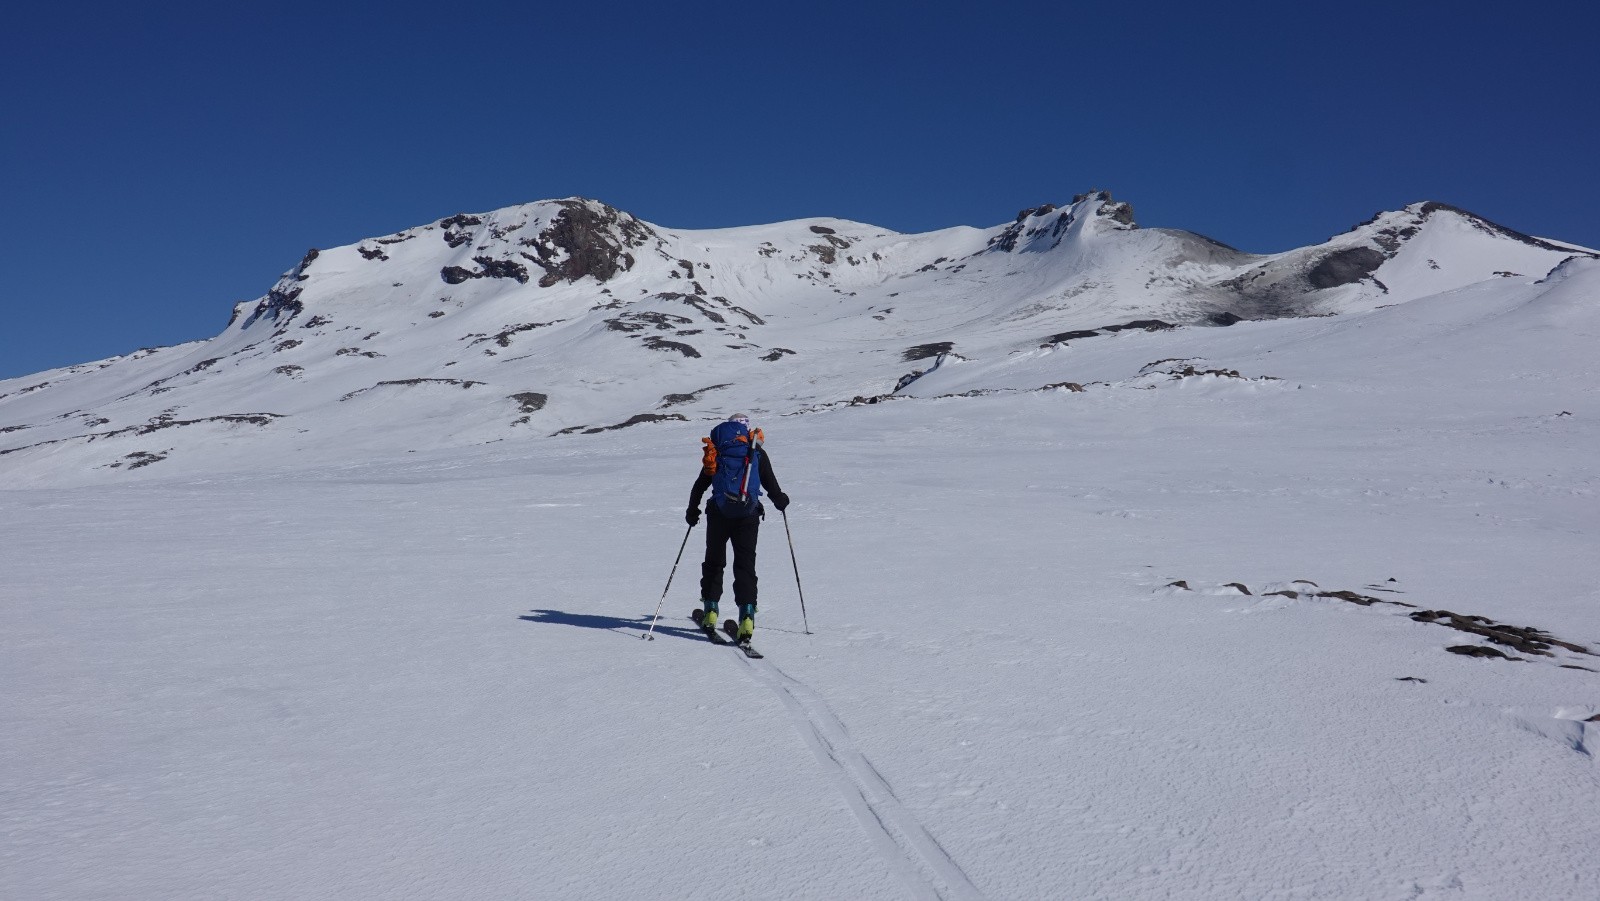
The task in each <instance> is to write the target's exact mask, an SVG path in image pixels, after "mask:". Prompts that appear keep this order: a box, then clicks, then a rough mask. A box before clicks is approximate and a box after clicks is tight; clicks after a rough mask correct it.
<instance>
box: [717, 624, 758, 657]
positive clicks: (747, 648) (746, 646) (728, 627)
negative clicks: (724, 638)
mask: <svg viewBox="0 0 1600 901" xmlns="http://www.w3.org/2000/svg"><path fill="white" fill-rule="evenodd" d="M722 629H723V631H724V632H727V633H728V637H729V638H731V639H733V646H734V647H736V648H738V649H739V650H741V651H743V652H744V655H745V656H746V657H749V658H750V659H751V660H760V659H761V658H762V657H765V656H766V655H765V654H763V653H761V652H760V651H758V650H756V649H755V646H754V645H752V644H750V642H748V641H740V640H739V627H738V626H737V625H735V624H734V622H733V620H731V619H730V620H728V621H727V622H725V623H723V624H722ZM727 643H728V642H723V644H727Z"/></svg>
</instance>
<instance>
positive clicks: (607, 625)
mask: <svg viewBox="0 0 1600 901" xmlns="http://www.w3.org/2000/svg"><path fill="white" fill-rule="evenodd" d="M517 619H520V620H522V621H524V622H530V623H554V624H555V625H558V626H578V627H579V628H583V629H599V630H601V631H603V632H616V633H618V634H621V635H628V636H630V637H637V636H642V635H644V634H645V633H646V632H648V631H649V630H650V617H648V616H641V617H638V618H637V619H625V618H623V617H620V616H601V615H599V614H594V613H567V612H566V611H564V610H530V611H529V612H528V615H527V616H519V617H517ZM655 634H657V635H670V636H672V637H673V638H690V639H693V640H695V641H705V640H706V639H705V636H704V635H702V634H701V632H700V630H699V629H686V628H683V627H681V626H672V625H668V624H667V618H666V616H665V615H664V614H663V616H662V618H661V621H660V622H658V623H656V632H655Z"/></svg>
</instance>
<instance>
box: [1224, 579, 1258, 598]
mask: <svg viewBox="0 0 1600 901" xmlns="http://www.w3.org/2000/svg"><path fill="white" fill-rule="evenodd" d="M1222 587H1223V588H1237V589H1239V593H1240V594H1250V589H1249V588H1248V587H1246V586H1245V584H1244V583H1243V582H1229V583H1228V584H1226V585H1224V586H1222ZM1250 596H1251V597H1255V595H1250Z"/></svg>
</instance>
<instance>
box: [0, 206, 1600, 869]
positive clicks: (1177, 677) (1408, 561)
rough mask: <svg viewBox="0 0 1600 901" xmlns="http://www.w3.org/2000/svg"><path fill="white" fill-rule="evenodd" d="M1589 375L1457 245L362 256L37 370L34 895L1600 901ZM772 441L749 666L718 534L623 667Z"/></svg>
mask: <svg viewBox="0 0 1600 901" xmlns="http://www.w3.org/2000/svg"><path fill="white" fill-rule="evenodd" d="M563 214H565V218H563ZM563 223H565V224H563ZM1411 229H1414V231H1409V232H1408V230H1411ZM830 237H832V238H834V239H836V240H833V241H830V240H828V239H829V238H830ZM524 238H526V239H527V240H528V241H530V242H531V243H526V244H523V243H519V242H521V241H522V240H523V239H524ZM841 242H842V244H843V245H847V246H841ZM1361 248H1370V249H1372V250H1373V251H1374V252H1376V253H1377V254H1379V255H1380V256H1381V257H1382V258H1381V260H1379V259H1376V258H1374V257H1372V256H1371V255H1369V254H1366V253H1362V252H1354V253H1345V251H1351V250H1356V251H1359V250H1360V249H1361ZM523 254H525V255H526V257H524V256H522V255H523ZM1338 254H1343V255H1342V256H1338ZM830 257H831V259H829V258H830ZM941 257H943V258H944V259H943V260H942V261H939V262H935V261H936V260H939V258H941ZM1330 257H1333V258H1334V263H1332V264H1329V265H1327V266H1324V264H1325V263H1326V261H1327V260H1328V259H1329V258H1330ZM479 258H482V259H481V260H480V259H479ZM851 258H854V259H855V260H857V262H856V263H854V264H852V263H850V262H849V259H851ZM484 261H488V262H484ZM512 262H517V263H518V264H519V265H521V266H522V268H523V271H522V274H521V276H519V273H518V270H517V269H515V268H513V267H511V266H510V265H508V264H509V263H512ZM1169 263H1170V265H1169ZM1371 264H1375V268H1372V269H1370V270H1368V271H1367V272H1366V273H1365V274H1359V270H1361V269H1362V268H1363V267H1366V266H1368V265H1371ZM930 265H931V266H933V267H934V268H933V269H931V270H928V271H919V270H921V269H922V267H924V266H930ZM448 266H456V267H458V268H459V269H460V270H462V271H464V272H466V273H467V275H466V276H465V277H460V278H459V280H458V281H456V282H454V283H451V278H457V277H458V276H459V273H452V274H450V275H449V276H446V275H444V274H441V272H442V270H445V269H446V268H447V267H448ZM1319 267H1323V268H1321V269H1320V270H1319ZM1434 267H1437V268H1434ZM824 271H825V272H826V273H827V275H826V276H824V275H822V273H823V272H824ZM1497 271H1498V272H1512V273H1515V274H1513V275H1497V274H1496V272H1497ZM674 272H675V273H677V275H676V276H673V275H671V274H670V273H674ZM1255 272H1260V273H1263V274H1261V275H1257V276H1254V277H1252V276H1251V274H1252V273H1255ZM601 275H604V276H605V278H604V279H603V280H602V279H601V278H600V276H601ZM302 276H303V278H302ZM1342 278H1351V279H1353V280H1350V281H1345V282H1342V283H1340V284H1335V285H1329V286H1326V287H1315V286H1314V285H1313V284H1312V283H1313V282H1317V283H1326V282H1329V281H1338V280H1339V279H1342ZM1152 279H1153V280H1152ZM1241 279H1242V280H1243V281H1240V280H1241ZM1088 282H1094V284H1095V287H1093V288H1085V285H1086V284H1087V283H1088ZM696 283H698V285H699V286H700V289H701V290H702V291H703V292H704V293H700V291H697V290H696V287H695V285H696ZM1234 283H1237V284H1234ZM1378 283H1381V285H1380V284H1378ZM1230 285H1233V286H1232V287H1230ZM1239 285H1245V286H1246V287H1239ZM297 288H298V289H299V290H298V292H296V289H297ZM1079 289H1083V290H1079ZM667 295H679V296H671V297H669V296H667ZM1269 308H1270V309H1269ZM433 312H442V313H443V314H444V315H442V316H431V315H430V313H433ZM1226 312H1232V313H1234V314H1235V315H1236V316H1239V317H1242V318H1243V321H1237V322H1236V323H1234V324H1231V325H1230V326H1229V327H1226V328H1221V327H1216V325H1217V324H1218V323H1219V321H1220V320H1219V319H1218V318H1217V317H1218V316H1219V314H1221V313H1226ZM1246 313H1250V314H1252V315H1245V314H1246ZM713 314H715V315H713ZM1327 314H1335V315H1327ZM880 317H881V318H880ZM1224 318H1226V317H1224ZM318 320H320V322H319V321H318ZM680 320H684V321H680ZM1156 321H1159V322H1160V323H1163V324H1168V325H1171V326H1174V327H1170V328H1168V327H1163V326H1161V325H1155V324H1150V325H1141V326H1135V327H1131V328H1117V329H1108V328H1107V327H1108V326H1125V325H1126V324H1127V323H1129V322H1149V323H1154V322H1156ZM314 323H315V324H314ZM635 326H636V328H635ZM690 332H693V334H686V333H690ZM1069 332H1078V333H1080V334H1078V335H1075V336H1073V337H1068V338H1062V339H1060V340H1050V339H1052V338H1055V337H1056V336H1059V335H1062V334H1065V333H1069ZM648 338H655V339H658V340H657V341H656V342H654V344H655V346H652V345H651V343H648V342H647V341H646V340H645V339H648ZM1597 338H1600V260H1596V259H1594V258H1593V255H1592V252H1590V251H1587V250H1585V249H1583V248H1576V247H1572V246H1570V245H1564V244H1560V243H1558V242H1553V241H1545V240H1542V239H1536V238H1528V237H1527V236H1521V235H1516V234H1515V233H1509V232H1506V231H1505V230H1503V229H1499V228H1498V227H1497V226H1492V224H1488V223H1484V222H1483V221H1482V220H1481V219H1478V218H1477V217H1473V216H1471V214H1467V213H1464V212H1462V211H1457V210H1453V209H1451V208H1447V207H1441V206H1439V205H1436V204H1433V205H1430V204H1417V205H1414V206H1412V207H1408V208H1407V209H1406V210H1403V211H1400V212H1397V213H1389V214H1384V215H1382V216H1380V217H1378V218H1377V219H1375V220H1374V221H1373V222H1371V223H1368V224H1365V225H1363V226H1360V227H1358V228H1357V229H1356V230H1355V231H1353V232H1351V233H1349V234H1347V235H1344V236H1340V237H1338V238H1335V239H1333V240H1332V241H1330V242H1329V244H1327V245H1322V246H1319V247H1318V248H1307V249H1302V250H1300V251H1291V252H1289V253H1287V254H1280V255H1276V256H1274V257H1256V256H1250V255H1246V254H1241V253H1239V252H1237V251H1233V250H1231V249H1228V248H1223V247H1221V245H1216V244H1215V243H1214V242H1208V241H1206V240H1205V239H1202V238H1200V237H1199V236H1195V235H1189V234H1187V233H1182V232H1167V231H1158V230H1148V229H1138V228H1136V227H1134V226H1133V225H1132V217H1131V214H1130V212H1129V211H1128V210H1127V208H1126V206H1125V205H1123V204H1118V203H1115V202H1113V201H1111V200H1110V198H1109V196H1107V195H1102V194H1092V195H1085V196H1083V197H1081V198H1080V199H1079V200H1078V201H1077V202H1076V203H1074V204H1072V205H1069V206H1067V207H1064V208H1062V209H1061V210H1056V209H1053V208H1052V209H1049V210H1045V211H1043V212H1040V211H1026V212H1025V214H1024V215H1023V216H1021V217H1019V219H1018V220H1017V221H1016V222H1014V223H1011V224H1009V225H1006V226H1000V227H996V228H994V229H988V230H978V229H953V230H949V231H947V232H939V233H934V234H931V235H916V236H905V235H895V234H892V233H888V232H885V231H883V230H882V229H876V228H873V227H871V226H864V225H860V224H857V223H849V222H844V221H840V220H806V221H803V222H798V223H782V224H779V225H773V226H763V227H758V228H751V229H728V230H722V231H711V232H673V231H670V230H667V229H663V228H660V227H657V226H653V225H650V224H648V223H642V222H639V221H638V220H635V219H633V218H632V217H629V216H627V214H625V213H620V212H618V211H615V210H612V209H611V208H609V207H605V206H604V205H600V204H595V203H593V202H591V201H577V200H571V201H561V202H547V203H543V204H530V205H527V206H525V207H513V208H509V209H507V210H501V211H497V212H494V213H488V214H481V215H463V216H456V217H450V218H449V219H446V220H441V221H440V222H438V223H434V224H432V225H430V226H424V227H421V228H417V229H411V230H408V231H406V232H402V233H399V234H397V235H393V236H388V237H386V238H381V239H374V240H370V241H363V242H360V243H359V244H357V245H353V246H352V247H349V248H338V249H334V250H330V251H323V252H321V253H319V254H317V255H315V256H314V257H311V258H308V260H307V261H306V262H304V263H303V264H302V265H301V266H299V267H296V269H295V270H292V271H291V272H290V273H289V274H288V275H286V276H285V278H284V280H282V281H280V283H279V284H278V286H276V287H275V288H274V289H273V291H272V292H271V293H270V294H269V295H268V296H267V297H265V298H263V299H261V300H260V301H258V302H253V303H249V304H244V305H241V308H240V310H239V313H238V315H237V316H236V319H235V321H234V322H233V323H232V324H231V325H230V326H229V327H228V329H227V330H226V331H225V332H224V333H223V334H221V335H219V336H218V337H217V338H215V339H212V340H211V341H207V342H197V343H195V344H191V345H184V346H180V347H174V348H164V349H158V350H153V351H142V352H139V353H135V354H130V355H128V356H126V357H122V358H117V359H114V360H109V361H102V362H100V363H94V364H85V365H84V366H80V367H72V368H70V369H67V370H58V371H54V372H49V373H41V374H39V375H38V376H35V377H31V378H28V379H17V380H11V381H8V382H0V430H3V431H0V441H3V443H0V479H3V482H0V487H3V489H4V490H0V542H3V543H4V546H5V547H6V548H8V556H7V559H8V561H10V564H11V565H10V566H8V567H7V571H6V576H5V578H4V580H0V684H4V685H5V686H6V690H5V691H4V692H3V693H0V750H3V759H4V760H5V762H6V763H5V766H4V767H3V768H0V799H3V803H0V836H3V838H0V897H5V898H19V899H22V898H25V899H69V898H70V899H101V898H105V899H109V898H117V899H129V898H132V899H167V898H222V897H249V898H262V899H291V898H295V899H298V898H307V897H340V898H374V899H376V898H385V899H388V898H419V899H420V898H430V899H431V898H526V897H541V898H584V899H587V898H594V899H602V898H618V897H650V898H702V897H719V898H728V897H732V898H763V899H770V898H924V899H979V898H989V899H1000V898H1080V897H1081V898H1194V899H1232V898H1282V899H1289V898H1296V899H1301V898H1395V899H1400V898H1482V899H1497V898H1510V897H1539V898H1593V897H1600V862H1597V861H1600V856H1597V855H1596V854H1595V842H1594V838H1593V836H1594V835H1596V834H1600V805H1597V804H1596V799H1597V797H1600V794H1597V790H1600V771H1597V769H1596V764H1595V759H1594V753H1595V748H1596V745H1597V744H1600V742H1597V736H1596V732H1595V730H1596V729H1600V672H1597V671H1600V656H1596V654H1595V652H1596V651H1600V615H1597V613H1596V609H1597V607H1596V605H1597V602H1600V588H1597V585H1600V578H1597V575H1600V571H1597V570H1600V567H1597V564H1596V562H1595V560H1596V555H1595V554H1594V548H1595V547H1596V545H1597V541H1600V507H1597V505H1596V495H1597V492H1600V475H1597V473H1596V470H1595V465H1594V464H1595V455H1594V448H1595V447H1596V446H1600V425H1597V424H1600V392H1597V390H1596V387H1595V386H1596V384H1597V383H1600V363H1597V360H1600V357H1597V356H1596V355H1595V352H1594V348H1595V346H1596V339H1597ZM675 344H682V345H684V346H686V347H689V348H691V349H693V350H694V351H695V352H696V353H697V354H698V356H694V355H690V354H687V353H685V352H683V351H682V350H679V349H676V348H675V347H674V346H672V345H675ZM780 349H781V350H784V351H786V352H784V353H778V352H777V351H778V350H780ZM344 350H348V351H349V352H345V353H340V351H344ZM769 357H770V358H771V359H768V358H769ZM280 368H289V370H290V371H288V372H280V371H277V370H278V369H280ZM917 371H920V374H917V375H914V377H912V378H911V379H910V380H909V381H905V382H904V383H903V386H902V387H900V388H899V389H898V391H896V390H895V386H896V384H897V382H901V380H902V379H903V378H904V377H905V376H907V375H911V374H912V373H914V372H917ZM856 398H860V401H858V402H852V401H854V400H855V399H856ZM869 399H871V400H875V401H876V402H874V403H866V402H865V401H867V400H869ZM735 409H737V410H738V411H742V412H747V413H750V414H751V415H752V417H753V418H754V420H755V423H756V424H757V425H760V426H762V427H763V429H764V430H765V432H766V434H767V439H768V443H769V445H770V447H771V449H772V454H773V462H774V465H775V468H776V469H777V472H778V475H779V476H780V478H781V479H782V482H783V485H784V488H785V490H786V491H788V492H789V494H790V495H791V496H792V497H793V505H792V506H791V507H790V509H789V511H788V519H787V525H788V527H789V528H790V529H791V530H792V535H793V542H794V548H795V552H796V559H797V561H798V566H799V570H800V575H801V578H802V579H803V580H804V586H805V600H806V607H807V610H806V612H805V615H804V616H802V612H801V610H800V606H799V602H798V595H797V592H796V585H795V582H794V572H793V570H792V569H791V564H790V560H789V559H786V558H787V557H788V550H789V546H788V542H787V540H786V538H785V535H784V534H783V532H784V528H785V520H783V519H781V518H777V517H776V516H775V515H774V516H772V517H769V519H768V520H767V522H766V524H765V527H764V528H763V532H764V533H765V534H764V536H763V539H762V545H761V546H762V552H761V563H760V569H761V574H762V581H761V598H762V600H761V612H760V615H759V616H758V629H757V643H758V645H759V646H760V647H761V648H762V650H763V651H765V652H766V653H767V657H766V659H765V660H760V661H755V660H748V659H746V658H744V657H743V656H742V655H740V654H739V653H737V652H736V651H735V650H734V649H732V648H726V647H717V646H714V645H712V644H710V643H709V642H707V641H705V640H704V638H702V637H701V636H700V635H698V634H697V632H696V631H695V629H694V627H693V624H692V623H690V621H689V620H688V618H687V616H686V614H687V613H688V612H689V611H690V610H691V609H692V608H693V607H694V606H695V605H696V603H697V599H698V592H697V585H696V582H697V576H698V558H699V541H700V535H701V534H702V531H701V529H696V530H694V532H693V534H692V535H691V536H690V538H689V543H688V550H686V551H685V554H684V558H683V562H682V563H681V564H680V565H679V567H678V569H677V572H676V576H675V578H674V581H673V583H672V587H671V590H670V593H669V594H668V596H667V598H666V600H665V604H664V613H663V619H662V621H661V622H660V624H659V625H658V626H657V627H656V630H655V631H656V635H657V636H658V639H659V640H657V641H654V642H644V641H640V640H639V638H640V636H642V635H643V634H644V632H645V630H646V629H648V628H649V626H650V619H651V613H652V612H653V610H654V609H655V606H656V603H657V601H658V599H659V598H660V596H661V591H662V585H663V584H664V583H665V582H666V579H667V575H668V572H669V569H670V568H671V565H672V556H673V554H674V553H675V552H676V550H677V547H678V544H679V542H680V541H682V540H683V537H684V533H683V528H684V524H683V520H682V511H683V507H684V504H685V501H686V497H687V494H688V489H689V486H690V484H691V482H692V480H693V478H694V475H695V472H696V468H697V466H698V461H699V441H698V438H699V436H700V435H702V434H704V432H705V431H706V429H707V428H709V426H710V424H711V423H712V422H714V421H715V420H716V419H717V418H719V417H721V416H723V415H726V414H727V413H729V412H733V411H734V410H735ZM630 422H631V423H632V424H631V425H628V426H627V427H626V428H621V429H609V430H605V431H600V430H601V429H603V428H605V427H608V426H617V425H623V424H627V423H630ZM586 432H587V434H586ZM807 624H809V626H810V630H811V634H806V630H805V626H806V625H807ZM1480 655H1481V656H1480Z"/></svg>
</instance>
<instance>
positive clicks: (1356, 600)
mask: <svg viewBox="0 0 1600 901" xmlns="http://www.w3.org/2000/svg"><path fill="white" fill-rule="evenodd" d="M1313 597H1319V598H1335V599H1337V600H1341V601H1349V602H1350V603H1352V604H1359V605H1361V606H1363V607H1371V606H1372V605H1373V604H1399V603H1400V602H1399V601H1385V600H1383V599H1382V598H1375V597H1369V596H1368V595H1364V594H1356V593H1355V592H1353V591H1319V592H1317V593H1316V594H1315V595H1313ZM1402 606H1409V605H1402Z"/></svg>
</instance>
